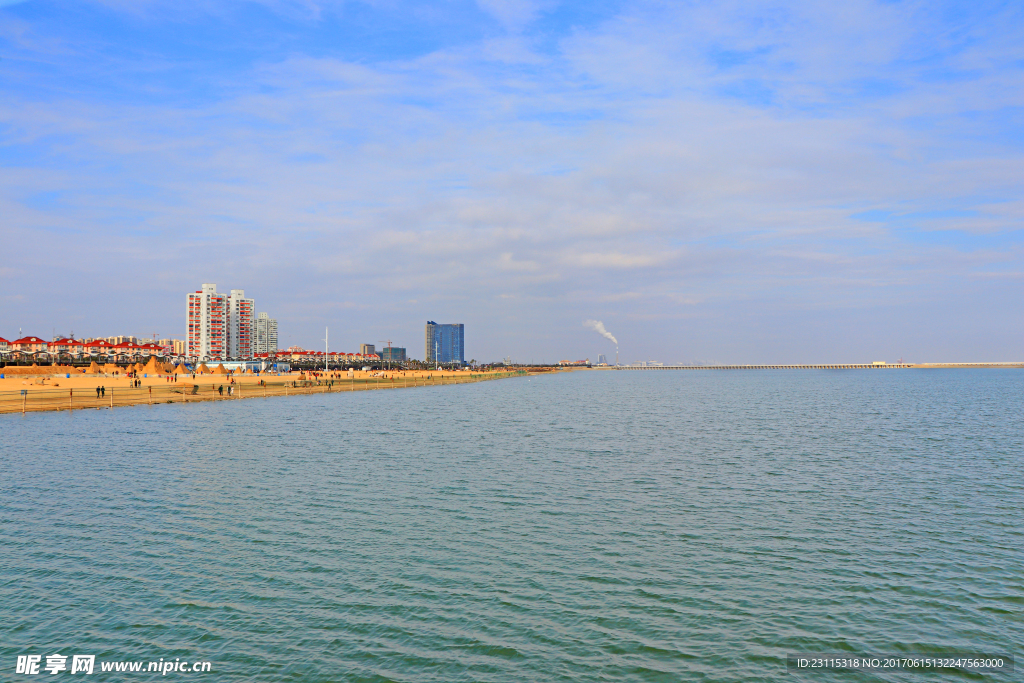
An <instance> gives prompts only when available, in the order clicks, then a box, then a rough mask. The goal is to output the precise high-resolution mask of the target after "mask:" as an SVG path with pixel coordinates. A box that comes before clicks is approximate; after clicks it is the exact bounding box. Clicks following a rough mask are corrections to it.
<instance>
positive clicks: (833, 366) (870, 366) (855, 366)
mask: <svg viewBox="0 0 1024 683" xmlns="http://www.w3.org/2000/svg"><path fill="white" fill-rule="evenodd" d="M906 368H1018V369H1020V368H1024V362H1020V363H885V364H881V363H815V364H810V365H618V366H615V365H612V366H608V368H607V369H608V370H902V369H906ZM598 369H601V370H603V369H605V368H598Z"/></svg>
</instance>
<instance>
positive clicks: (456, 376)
mask: <svg viewBox="0 0 1024 683" xmlns="http://www.w3.org/2000/svg"><path fill="white" fill-rule="evenodd" d="M0 374H3V375H4V377H3V378H0V413H20V412H39V411H59V410H83V409H89V408H114V407H118V406H130V405H146V404H148V405H157V404H160V403H192V402H197V401H215V400H236V399H242V398H265V397H270V396H292V395H297V394H311V393H341V392H346V391H366V390H375V389H403V388H415V387H424V386H438V385H440V386H445V385H451V384H466V383H470V382H480V381H487V380H493V379H501V378H505V377H511V376H514V375H522V374H526V373H525V371H521V370H519V371H504V370H497V371H490V372H467V371H451V370H446V371H437V370H422V371H420V370H417V371H401V370H395V371H387V370H383V371H381V370H378V371H365V372H364V371H352V372H349V371H338V372H327V373H324V372H319V373H309V372H290V373H281V374H277V373H264V374H262V375H255V374H249V373H240V374H221V373H213V374H196V375H194V376H193V375H191V374H180V373H179V374H177V375H168V374H167V373H163V372H159V373H155V374H149V373H141V374H139V376H138V377H137V378H136V377H129V376H127V374H126V373H123V372H121V373H115V372H108V373H105V374H104V373H81V372H64V373H61V374H19V375H13V376H12V375H10V374H8V373H5V372H3V370H2V369H0ZM98 388H101V390H100V391H97V389H98Z"/></svg>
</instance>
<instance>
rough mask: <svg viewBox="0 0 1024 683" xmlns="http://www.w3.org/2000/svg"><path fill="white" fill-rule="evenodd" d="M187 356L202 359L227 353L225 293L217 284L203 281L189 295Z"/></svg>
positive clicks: (223, 357)
mask: <svg viewBox="0 0 1024 683" xmlns="http://www.w3.org/2000/svg"><path fill="white" fill-rule="evenodd" d="M185 341H187V342H188V355H189V356H194V357H196V358H199V359H201V360H210V359H214V358H218V359H221V360H223V359H225V358H227V355H228V295H227V294H218V293H217V285H215V284H205V283H204V284H203V288H202V289H198V290H196V291H195V292H190V293H189V295H188V336H187V337H186V338H185Z"/></svg>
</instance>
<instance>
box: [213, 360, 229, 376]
mask: <svg viewBox="0 0 1024 683" xmlns="http://www.w3.org/2000/svg"><path fill="white" fill-rule="evenodd" d="M213 371H214V372H215V373H217V374H218V375H226V374H228V371H227V370H226V369H225V368H224V364H223V363H221V364H220V365H218V366H217V367H216V368H214V370H213Z"/></svg>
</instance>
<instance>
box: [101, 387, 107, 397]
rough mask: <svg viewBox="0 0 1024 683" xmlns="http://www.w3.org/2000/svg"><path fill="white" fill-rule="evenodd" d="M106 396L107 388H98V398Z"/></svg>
mask: <svg viewBox="0 0 1024 683" xmlns="http://www.w3.org/2000/svg"><path fill="white" fill-rule="evenodd" d="M106 395H107V388H106V387H105V386H104V387H100V396H106Z"/></svg>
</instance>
